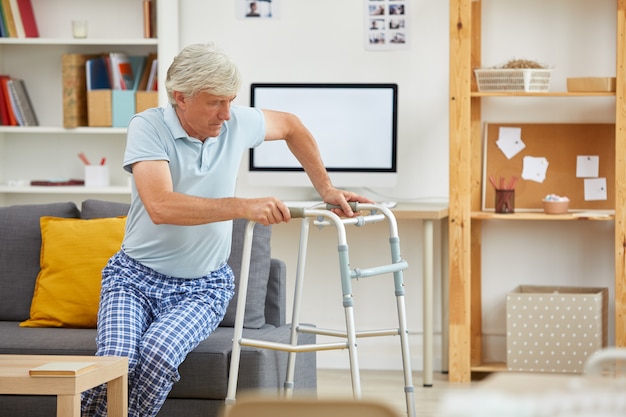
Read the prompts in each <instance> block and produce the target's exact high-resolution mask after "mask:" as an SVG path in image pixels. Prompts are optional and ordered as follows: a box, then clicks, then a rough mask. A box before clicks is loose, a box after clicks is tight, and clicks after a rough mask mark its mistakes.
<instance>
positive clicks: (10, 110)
mask: <svg viewBox="0 0 626 417" xmlns="http://www.w3.org/2000/svg"><path fill="white" fill-rule="evenodd" d="M10 79H11V77H9V76H7V75H3V76H0V82H1V84H2V95H3V97H2V98H3V100H4V105H5V106H6V108H7V113H8V116H9V123H7V124H6V126H18V123H17V118H16V117H15V114H14V113H13V107H12V106H11V98H10V97H11V95H10V94H11V93H10V92H9V87H8V86H7V82H8V81H9V80H10Z"/></svg>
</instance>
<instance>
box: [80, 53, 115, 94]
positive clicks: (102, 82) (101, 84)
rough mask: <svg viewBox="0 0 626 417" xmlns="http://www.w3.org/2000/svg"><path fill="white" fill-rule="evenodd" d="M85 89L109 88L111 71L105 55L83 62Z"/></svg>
mask: <svg viewBox="0 0 626 417" xmlns="http://www.w3.org/2000/svg"><path fill="white" fill-rule="evenodd" d="M85 77H86V88H87V91H91V90H103V89H110V88H111V71H110V69H109V62H108V58H107V57H106V56H99V57H97V58H92V59H88V60H87V61H86V62H85Z"/></svg>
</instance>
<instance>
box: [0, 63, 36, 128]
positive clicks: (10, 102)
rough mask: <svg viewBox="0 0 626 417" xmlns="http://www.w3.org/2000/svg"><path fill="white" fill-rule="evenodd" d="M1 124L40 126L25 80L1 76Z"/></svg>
mask: <svg viewBox="0 0 626 417" xmlns="http://www.w3.org/2000/svg"><path fill="white" fill-rule="evenodd" d="M0 124H1V125H2V126H39V122H38V120H37V115H36V114H35V109H34V107H33V104H32V102H31V100H30V97H29V95H28V91H27V90H26V84H25V83H24V80H22V79H20V78H13V77H10V76H8V75H0Z"/></svg>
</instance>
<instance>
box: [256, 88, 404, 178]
mask: <svg viewBox="0 0 626 417" xmlns="http://www.w3.org/2000/svg"><path fill="white" fill-rule="evenodd" d="M250 104H251V105H252V106H254V107H258V108H264V109H272V110H281V111H287V112H290V113H294V114H295V115H297V116H298V117H299V118H300V119H301V120H302V122H303V123H304V124H305V125H306V126H307V128H308V129H309V130H310V131H311V132H312V134H313V136H314V137H315V139H316V141H317V143H318V146H319V148H320V152H321V155H322V159H323V161H324V164H325V166H326V168H327V170H328V172H329V174H330V176H331V179H332V181H333V183H334V185H335V186H337V187H344V188H358V187H393V186H395V184H396V175H397V156H396V154H397V118H398V110H397V107H398V86H397V84H373V83H353V84H345V83H344V84H339V83H297V84H293V83H271V84H270V83H255V84H252V85H251V87H250ZM247 174H248V183H249V184H250V185H261V186H291V187H294V186H296V187H300V186H303V187H311V183H310V181H309V180H308V178H307V177H306V174H305V173H304V171H303V170H302V168H301V166H300V163H299V162H298V161H297V160H296V158H295V157H294V156H293V155H292V154H291V152H290V151H289V149H288V148H287V145H286V143H285V141H282V140H278V141H270V142H264V143H263V144H262V145H261V146H259V147H257V148H254V149H250V158H249V164H248V171H247Z"/></svg>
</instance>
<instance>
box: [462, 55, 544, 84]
mask: <svg viewBox="0 0 626 417" xmlns="http://www.w3.org/2000/svg"><path fill="white" fill-rule="evenodd" d="M474 74H475V75H476V82H477V83H478V91H494V92H509V91H525V92H547V91H548V90H549V87H550V76H551V74H552V69H550V68H548V67H547V66H545V65H542V64H539V63H538V62H535V61H530V60H526V59H512V60H510V61H508V62H507V63H506V64H504V65H501V66H498V67H493V68H477V69H475V70H474Z"/></svg>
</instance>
